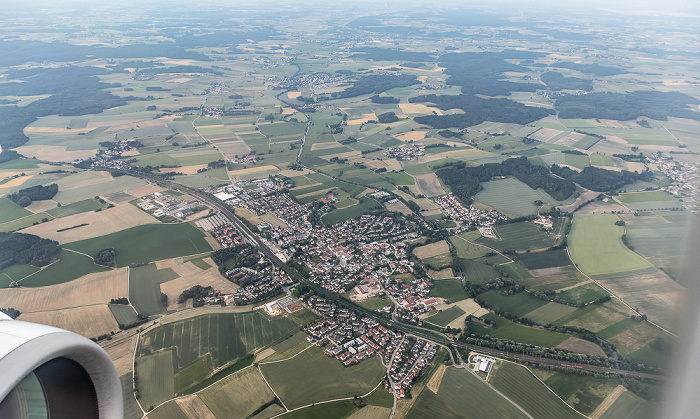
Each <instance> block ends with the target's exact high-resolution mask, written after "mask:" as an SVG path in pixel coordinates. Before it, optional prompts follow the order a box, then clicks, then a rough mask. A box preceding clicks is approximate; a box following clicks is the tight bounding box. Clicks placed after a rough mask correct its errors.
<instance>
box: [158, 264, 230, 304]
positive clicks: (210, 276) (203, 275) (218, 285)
mask: <svg viewBox="0 0 700 419" xmlns="http://www.w3.org/2000/svg"><path fill="white" fill-rule="evenodd" d="M188 264H189V265H192V264H191V263H190V262H188V263H186V264H184V265H188ZM180 266H182V265H180ZM195 268H196V269H197V271H195V272H192V273H190V274H188V275H184V276H181V277H179V278H176V279H173V280H171V281H168V282H164V283H162V284H160V291H161V292H162V293H164V294H165V295H167V296H168V310H178V309H182V308H185V307H191V306H192V301H191V300H189V301H187V302H185V303H181V304H178V302H177V298H178V297H179V296H180V294H182V292H183V291H184V290H186V289H189V288H192V287H193V286H195V285H201V286H203V287H213V288H214V289H216V290H221V291H222V292H223V293H225V294H233V293H234V292H236V290H237V289H238V288H239V287H238V285H236V284H234V283H233V282H231V281H229V280H227V279H225V278H224V277H222V276H221V274H220V273H219V270H218V268H215V267H211V268H209V269H207V270H206V271H202V270H201V269H199V268H197V267H196V266H195ZM173 270H175V268H173Z"/></svg>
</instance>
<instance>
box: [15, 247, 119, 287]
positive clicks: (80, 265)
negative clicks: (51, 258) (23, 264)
mask: <svg viewBox="0 0 700 419" xmlns="http://www.w3.org/2000/svg"><path fill="white" fill-rule="evenodd" d="M58 257H59V261H58V262H56V263H53V264H51V265H49V266H47V267H45V268H44V269H42V270H41V271H38V272H37V273H35V274H33V275H31V276H28V277H26V278H25V279H23V280H22V282H20V284H21V285H22V286H23V287H44V286H47V285H55V284H62V283H64V282H68V281H72V280H74V279H78V278H80V277H81V276H83V275H87V274H89V273H93V272H102V271H107V270H109V268H105V267H104V266H98V265H95V263H94V262H93V261H92V259H90V258H88V257H86V256H83V255H80V254H78V253H75V252H71V251H68V250H65V249H62V250H61V252H60V253H59V254H58Z"/></svg>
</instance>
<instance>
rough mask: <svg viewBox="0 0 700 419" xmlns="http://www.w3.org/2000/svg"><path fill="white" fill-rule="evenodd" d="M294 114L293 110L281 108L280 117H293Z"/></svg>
mask: <svg viewBox="0 0 700 419" xmlns="http://www.w3.org/2000/svg"><path fill="white" fill-rule="evenodd" d="M294 113H296V110H295V109H294V108H282V115H293V114H294Z"/></svg>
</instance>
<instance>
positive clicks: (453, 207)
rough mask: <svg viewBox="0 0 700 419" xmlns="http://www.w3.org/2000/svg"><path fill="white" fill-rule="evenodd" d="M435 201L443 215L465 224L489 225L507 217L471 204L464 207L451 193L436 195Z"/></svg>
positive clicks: (505, 219)
mask: <svg viewBox="0 0 700 419" xmlns="http://www.w3.org/2000/svg"><path fill="white" fill-rule="evenodd" d="M435 203H436V204H437V205H438V206H439V207H440V209H441V210H442V212H443V213H444V214H445V215H447V216H448V217H450V218H452V219H454V220H460V221H462V222H463V224H465V225H467V226H489V225H494V224H495V223H496V222H498V221H507V220H508V217H506V216H505V215H503V214H501V213H500V212H498V211H494V210H488V211H486V210H482V209H478V208H475V207H473V206H469V207H465V206H464V205H463V204H462V203H461V202H459V199H457V197H456V196H454V195H453V194H447V195H443V196H440V197H437V198H435Z"/></svg>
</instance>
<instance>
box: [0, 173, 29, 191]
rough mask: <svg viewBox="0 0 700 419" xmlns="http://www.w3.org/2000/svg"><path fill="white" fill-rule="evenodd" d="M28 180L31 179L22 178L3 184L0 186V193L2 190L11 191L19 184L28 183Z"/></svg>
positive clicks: (27, 177)
mask: <svg viewBox="0 0 700 419" xmlns="http://www.w3.org/2000/svg"><path fill="white" fill-rule="evenodd" d="M29 179H31V176H22V177H18V178H14V179H12V180H11V181H9V182H7V183H3V184H2V185H0V191H2V190H3V189H12V188H14V187H17V186H20V185H21V184H23V183H24V182H26V181H28V180H29Z"/></svg>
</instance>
